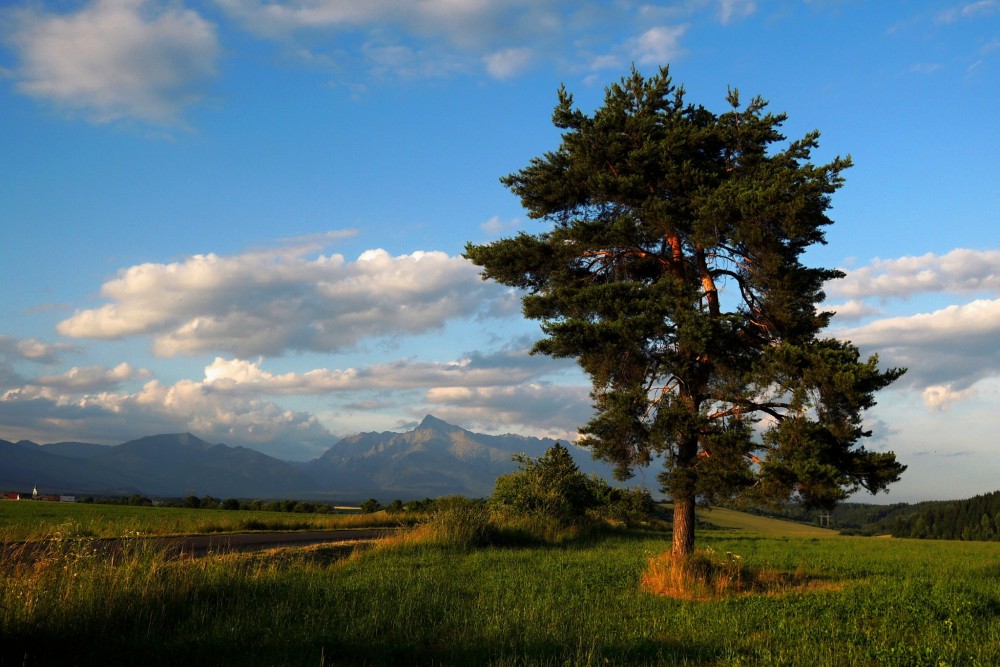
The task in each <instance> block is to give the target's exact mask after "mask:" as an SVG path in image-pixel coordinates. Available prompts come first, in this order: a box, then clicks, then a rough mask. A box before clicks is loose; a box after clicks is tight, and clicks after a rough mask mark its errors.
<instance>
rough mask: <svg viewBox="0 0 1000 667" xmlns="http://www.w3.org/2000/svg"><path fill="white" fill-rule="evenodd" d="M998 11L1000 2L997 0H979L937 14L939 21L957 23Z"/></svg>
mask: <svg viewBox="0 0 1000 667" xmlns="http://www.w3.org/2000/svg"><path fill="white" fill-rule="evenodd" d="M998 11H1000V2H997V0H978V1H977V2H967V3H965V4H963V5H960V6H955V7H951V8H949V9H946V10H944V11H943V12H941V13H940V14H938V15H937V21H938V22H939V23H955V22H956V21H959V20H962V19H975V18H978V17H980V16H989V15H991V14H994V13H996V12H998Z"/></svg>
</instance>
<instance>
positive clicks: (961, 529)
mask: <svg viewBox="0 0 1000 667" xmlns="http://www.w3.org/2000/svg"><path fill="white" fill-rule="evenodd" d="M879 525H880V526H882V527H883V528H885V529H886V530H885V531H884V532H889V533H891V534H892V535H893V537H915V538H921V539H932V540H985V541H991V542H996V541H1000V491H994V492H993V493H987V494H985V495H981V496H975V497H973V498H968V499H966V500H952V501H948V502H938V503H926V504H922V505H921V506H914V511H911V512H908V513H906V514H902V515H897V516H894V517H892V518H891V519H888V520H885V521H882V522H881V523H880V524H879Z"/></svg>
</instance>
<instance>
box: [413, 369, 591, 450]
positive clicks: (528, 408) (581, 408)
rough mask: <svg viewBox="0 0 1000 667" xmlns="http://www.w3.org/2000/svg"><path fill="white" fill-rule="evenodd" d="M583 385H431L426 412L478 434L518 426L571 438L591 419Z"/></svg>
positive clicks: (588, 401)
mask: <svg viewBox="0 0 1000 667" xmlns="http://www.w3.org/2000/svg"><path fill="white" fill-rule="evenodd" d="M589 392H590V390H589V387H583V386H558V385H549V384H542V383H534V382H533V383H524V384H516V385H508V386H498V387H435V388H433V389H431V390H429V391H428V392H427V394H426V395H425V397H424V401H425V403H426V404H427V405H428V408H427V410H428V411H430V412H433V413H434V414H435V415H437V416H438V417H440V418H441V419H444V420H446V421H450V422H452V423H457V424H464V425H466V428H472V429H480V430H484V431H494V432H496V431H502V430H504V429H509V430H515V429H516V428H520V429H521V430H524V431H526V432H530V433H533V434H536V435H539V436H549V437H554V438H566V439H568V440H575V439H576V438H577V435H578V434H577V429H578V428H579V427H580V425H581V424H584V423H586V422H587V421H588V420H589V419H590V418H591V416H592V407H591V403H590V393H589Z"/></svg>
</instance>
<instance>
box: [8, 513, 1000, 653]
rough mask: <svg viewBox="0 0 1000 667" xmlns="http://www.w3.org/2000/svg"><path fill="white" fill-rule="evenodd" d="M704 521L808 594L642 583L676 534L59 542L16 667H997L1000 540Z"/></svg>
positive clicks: (15, 573) (12, 581) (33, 582)
mask: <svg viewBox="0 0 1000 667" xmlns="http://www.w3.org/2000/svg"><path fill="white" fill-rule="evenodd" d="M743 516H746V515H741V514H739V513H736V512H723V511H721V510H714V511H712V512H709V513H702V514H701V516H700V519H701V520H702V521H703V522H708V524H711V525H704V526H703V529H702V530H701V532H700V537H699V541H698V546H699V548H701V549H712V550H713V551H715V552H716V553H719V554H728V555H729V556H730V557H738V558H740V559H741V560H743V561H746V562H753V563H756V564H760V565H766V566H769V567H772V568H775V569H777V570H780V571H785V572H797V573H799V574H804V576H807V577H808V578H809V579H810V581H811V584H812V585H811V586H809V587H808V588H803V589H798V590H790V591H787V592H785V593H783V594H778V595H769V596H738V597H732V598H729V599H724V600H719V601H714V602H692V601H683V600H677V599H670V598H663V597H658V596H654V595H652V594H650V593H647V592H645V591H644V590H642V587H641V585H640V579H641V576H642V573H643V571H644V569H645V567H646V564H647V561H648V559H649V558H650V557H651V556H654V555H656V554H658V553H661V552H663V551H665V550H667V549H668V548H669V543H670V536H669V535H668V534H665V533H658V532H653V531H610V532H604V533H597V534H592V535H590V536H584V537H581V538H580V539H579V540H577V541H570V542H566V543H563V544H561V545H558V546H553V545H543V544H527V545H520V546H501V547H487V548H477V549H465V548H457V547H454V546H448V545H442V544H434V543H419V542H414V543H402V544H398V545H395V546H385V547H381V548H379V547H376V548H372V549H368V550H365V551H360V552H353V553H352V552H350V551H345V550H344V549H343V548H312V549H289V550H281V551H275V552H271V553H264V554H255V555H242V556H239V555H237V556H225V557H215V558H206V559H199V560H192V561H172V562H168V561H166V560H165V559H163V558H162V556H161V555H159V554H157V553H155V552H151V551H148V550H144V549H143V548H142V547H141V546H137V547H136V548H135V549H134V550H132V551H131V552H130V553H129V554H128V555H127V557H126V558H124V559H122V560H120V561H118V562H116V563H107V562H100V561H98V560H96V559H93V558H89V557H88V556H87V553H86V551H85V550H82V549H80V548H79V545H78V544H77V543H75V542H67V541H62V542H56V543H54V545H53V548H52V549H51V550H50V553H49V554H47V555H46V556H45V557H44V558H43V559H40V560H39V562H36V563H32V564H25V565H15V564H13V563H4V564H3V567H2V568H0V640H2V641H0V654H2V656H0V657H2V664H11V665H14V664H16V665H22V664H23V665H60V664H69V663H72V664H78V665H97V664H102V665H106V664H135V663H142V664H146V665H168V664H178V663H183V662H187V663H189V664H199V665H202V664H208V665H212V664H215V665H229V664H232V665H237V664H238V665H312V666H316V665H397V664H468V665H482V664H494V665H662V664H687V665H994V664H1000V544H995V543H977V542H940V541H916V540H891V539H872V538H857V537H839V536H837V535H836V534H835V533H833V532H831V531H826V530H822V529H819V528H813V529H811V531H812V532H811V534H809V535H803V534H801V533H799V532H798V531H800V530H801V529H803V528H806V529H808V528H809V527H808V526H799V525H797V524H787V523H786V522H774V521H772V520H769V519H762V518H761V517H746V520H745V522H743V523H742V524H741V517H743Z"/></svg>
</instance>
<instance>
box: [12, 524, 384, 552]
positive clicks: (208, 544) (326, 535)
mask: <svg viewBox="0 0 1000 667" xmlns="http://www.w3.org/2000/svg"><path fill="white" fill-rule="evenodd" d="M393 532H395V529H393V528H349V529H344V530H310V531H294V532H273V533H263V532H261V533H219V534H213V535H178V536H174V537H152V538H136V539H148V540H150V542H151V543H152V544H154V545H156V546H157V547H159V548H162V549H163V550H164V551H165V552H166V553H167V555H169V556H174V557H177V556H204V555H206V554H209V553H232V552H243V551H261V550H263V549H274V548H276V547H292V546H295V547H305V546H311V545H314V544H337V543H345V542H359V541H369V540H375V539H378V538H380V537H385V536H386V535H390V534H392V533H393ZM123 543H124V541H123V540H121V539H116V538H100V539H95V540H93V541H92V542H91V543H90V544H91V546H92V547H93V548H94V550H95V551H96V552H98V553H100V554H104V555H108V556H112V555H114V554H117V553H119V552H120V550H121V547H122V544H123ZM48 546H49V545H48V543H46V542H17V543H7V544H0V552H2V553H3V557H4V558H7V557H9V556H8V553H9V554H13V555H14V558H17V559H28V558H32V557H33V556H34V555H35V554H37V553H39V552H41V551H44V550H45V549H46V548H47V547H48Z"/></svg>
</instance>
